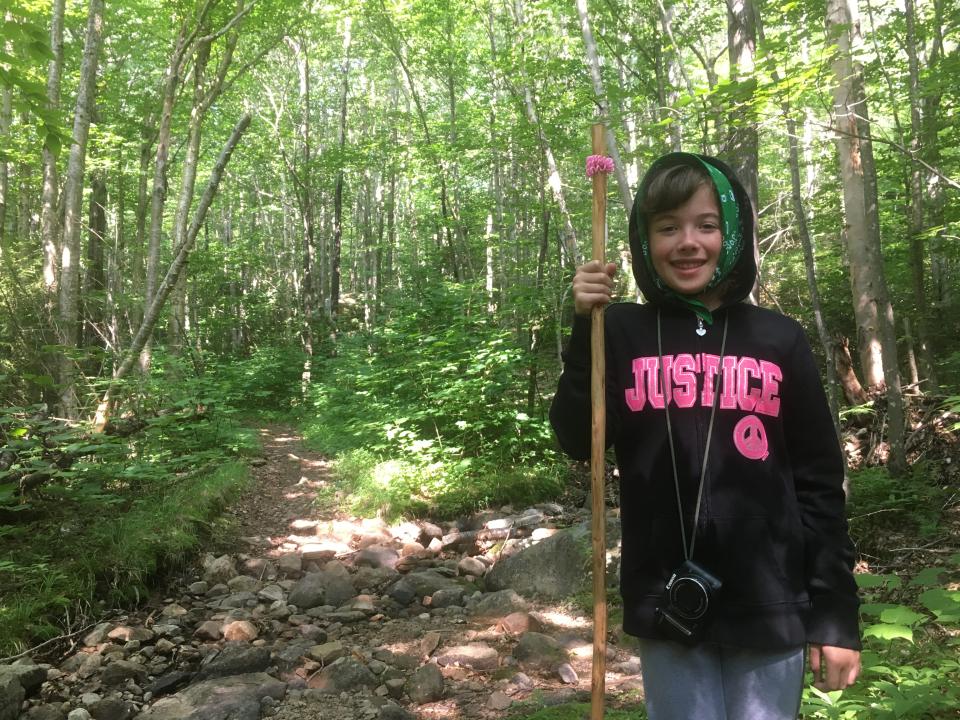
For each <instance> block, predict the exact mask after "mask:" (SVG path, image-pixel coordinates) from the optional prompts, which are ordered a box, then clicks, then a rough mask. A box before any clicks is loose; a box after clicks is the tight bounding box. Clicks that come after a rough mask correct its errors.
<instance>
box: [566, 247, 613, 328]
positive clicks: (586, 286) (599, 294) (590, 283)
mask: <svg viewBox="0 0 960 720" xmlns="http://www.w3.org/2000/svg"><path fill="white" fill-rule="evenodd" d="M616 272H617V266H616V263H612V262H611V263H607V264H606V265H602V264H601V263H600V261H599V260H591V261H590V262H588V263H585V264H583V265H581V266H580V267H578V268H577V272H576V274H575V275H574V276H573V308H574V311H575V312H576V313H577V315H583V316H589V315H590V311H591V310H593V308H594V307H595V306H598V305H606V304H607V303H608V302H610V298H611V297H612V294H613V276H614V274H616Z"/></svg>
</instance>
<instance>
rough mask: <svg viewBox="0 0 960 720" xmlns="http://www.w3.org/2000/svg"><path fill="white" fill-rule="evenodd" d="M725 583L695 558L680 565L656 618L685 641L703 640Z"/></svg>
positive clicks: (662, 625)
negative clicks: (701, 637) (697, 562)
mask: <svg viewBox="0 0 960 720" xmlns="http://www.w3.org/2000/svg"><path fill="white" fill-rule="evenodd" d="M722 586H723V583H722V582H721V581H720V580H719V579H718V578H716V577H714V576H713V575H711V574H710V573H709V572H707V571H706V570H704V569H703V568H702V567H700V566H699V565H697V564H696V563H695V562H693V561H692V560H687V561H686V562H684V563H683V565H681V566H680V567H679V568H677V569H676V570H675V571H674V572H673V574H672V575H671V576H670V579H669V580H667V584H666V586H665V587H664V589H663V595H662V596H661V598H660V606H659V607H657V621H658V623H659V625H660V628H661V630H663V631H664V632H665V633H667V634H668V635H670V636H671V637H673V638H675V639H677V640H680V641H681V642H685V643H693V642H696V641H697V640H699V639H700V635H701V634H702V632H703V629H704V628H705V627H706V625H707V623H708V622H709V620H710V616H711V614H712V613H711V611H712V609H713V607H714V606H715V604H716V596H717V594H718V593H719V592H720V588H721V587H722Z"/></svg>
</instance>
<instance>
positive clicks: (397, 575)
mask: <svg viewBox="0 0 960 720" xmlns="http://www.w3.org/2000/svg"><path fill="white" fill-rule="evenodd" d="M263 440H264V446H265V455H266V462H262V463H258V466H257V467H256V468H255V473H256V475H257V478H258V484H257V487H256V489H255V491H253V492H251V493H249V494H248V495H247V496H246V497H245V498H244V499H243V500H242V501H240V503H239V504H238V506H237V507H235V508H232V509H231V512H234V513H235V515H236V517H237V518H238V524H239V525H240V527H241V534H242V540H243V547H241V548H237V549H235V550H234V551H231V552H226V553H219V554H212V553H208V554H206V555H204V556H203V557H202V558H200V559H199V561H198V563H197V565H196V566H195V567H194V568H192V569H190V570H189V571H188V572H186V573H185V574H184V575H183V576H182V577H180V578H178V579H177V580H176V581H175V582H173V584H172V585H171V586H170V587H168V588H167V589H166V590H165V593H166V595H165V597H162V598H160V600H158V601H155V602H152V603H150V604H149V605H148V606H146V607H143V608H138V609H135V610H131V611H129V612H128V613H126V614H125V615H119V616H113V617H109V618H105V619H104V620H103V622H101V623H99V624H97V625H96V626H94V627H92V628H91V629H90V630H89V631H88V632H87V633H86V634H85V635H83V636H82V637H80V638H79V642H78V644H77V646H76V647H74V649H73V650H72V652H70V653H69V654H68V655H67V656H65V657H57V658H53V659H51V658H42V659H41V658H38V659H31V658H29V657H27V658H22V659H20V660H17V661H16V662H14V663H12V664H8V665H0V720H17V718H28V719H30V720H88V719H90V718H92V719H94V720H131V719H133V718H142V719H143V720H259V718H266V717H272V718H277V719H278V720H307V718H309V719H310V720H313V719H314V718H317V717H323V718H324V719H325V720H354V719H356V718H360V719H362V720H380V719H383V720H402V719H404V718H421V717H422V718H432V717H436V716H438V715H443V714H445V713H448V712H452V711H453V710H454V709H455V710H456V714H457V715H458V716H459V717H464V718H499V717H502V716H503V715H504V714H505V713H506V712H508V711H509V708H510V706H511V705H512V704H513V703H514V702H516V701H518V700H523V699H526V698H529V697H530V696H531V694H533V693H534V692H537V693H538V695H539V696H540V697H541V698H542V699H543V701H544V702H563V701H567V700H572V699H579V700H588V699H589V683H590V662H591V657H592V648H591V642H592V627H591V623H590V621H589V618H586V617H583V616H582V611H579V610H574V611H573V613H571V611H570V610H569V608H567V609H566V610H565V609H564V606H561V607H557V606H555V605H553V604H551V603H554V602H555V601H557V600H561V599H563V598H567V597H569V596H570V595H572V594H574V593H577V592H580V591H582V590H584V589H585V588H587V587H588V586H589V582H590V580H589V566H590V558H589V553H590V537H589V526H588V524H587V519H586V517H585V516H584V514H583V511H581V510H569V509H566V508H563V507H562V506H560V505H558V504H555V503H545V504H541V505H537V506H536V507H531V508H525V509H523V510H521V511H514V510H513V509H512V508H509V507H505V508H501V509H500V510H498V511H484V512H482V513H478V514H476V515H474V516H472V517H469V518H463V519H461V520H459V521H457V522H452V523H445V524H441V525H437V524H433V523H430V522H425V521H423V522H403V523H398V524H395V525H387V524H386V523H383V522H382V521H379V520H377V519H370V518H351V517H346V516H344V515H342V514H339V513H337V512H335V511H323V510H320V509H318V508H317V506H316V505H315V502H314V501H315V497H316V491H317V489H318V488H320V487H322V486H323V485H326V484H328V483H329V482H330V479H329V474H328V473H329V468H328V466H327V463H326V462H325V461H324V460H323V459H322V458H320V457H319V456H316V455H315V454H312V453H310V452H308V451H305V450H303V449H302V447H301V446H300V444H299V441H298V439H297V438H296V437H294V436H292V435H290V434H289V433H287V432H286V431H284V430H283V429H278V428H271V429H269V430H264V431H263ZM607 535H608V540H609V541H610V545H611V551H610V554H611V556H612V557H613V558H614V560H616V557H617V551H616V547H617V542H616V540H617V538H618V535H619V533H618V527H617V523H616V522H614V521H611V523H610V525H609V528H608V533H607ZM611 572H615V567H612V568H611ZM608 654H609V658H610V659H609V661H608V665H607V670H608V674H607V686H608V692H609V693H611V694H616V693H617V692H619V691H620V690H636V689H637V688H638V687H639V677H638V674H639V663H638V660H637V658H635V657H634V656H633V655H631V654H630V653H629V652H627V651H625V650H623V649H619V648H618V647H617V646H616V644H614V643H611V644H610V645H608Z"/></svg>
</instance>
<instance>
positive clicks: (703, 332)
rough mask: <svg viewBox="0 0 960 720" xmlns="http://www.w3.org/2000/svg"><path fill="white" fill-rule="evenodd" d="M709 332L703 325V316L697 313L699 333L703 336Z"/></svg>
mask: <svg viewBox="0 0 960 720" xmlns="http://www.w3.org/2000/svg"><path fill="white" fill-rule="evenodd" d="M706 334H707V329H706V328H705V327H704V326H703V318H702V317H700V316H699V315H697V335H699V336H700V337H703V336H704V335H706Z"/></svg>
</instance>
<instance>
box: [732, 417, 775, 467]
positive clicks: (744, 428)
mask: <svg viewBox="0 0 960 720" xmlns="http://www.w3.org/2000/svg"><path fill="white" fill-rule="evenodd" d="M733 444H734V445H735V446H736V448H737V450H739V451H740V454H741V455H743V456H744V457H745V458H747V459H748V460H766V459H767V456H768V455H769V454H770V450H769V445H768V442H767V430H766V428H764V427H763V423H762V422H761V421H760V418H758V417H757V416H756V415H747V416H746V417H745V418H743V419H742V420H741V421H740V422H738V423H737V426H736V427H735V428H734V429H733Z"/></svg>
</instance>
